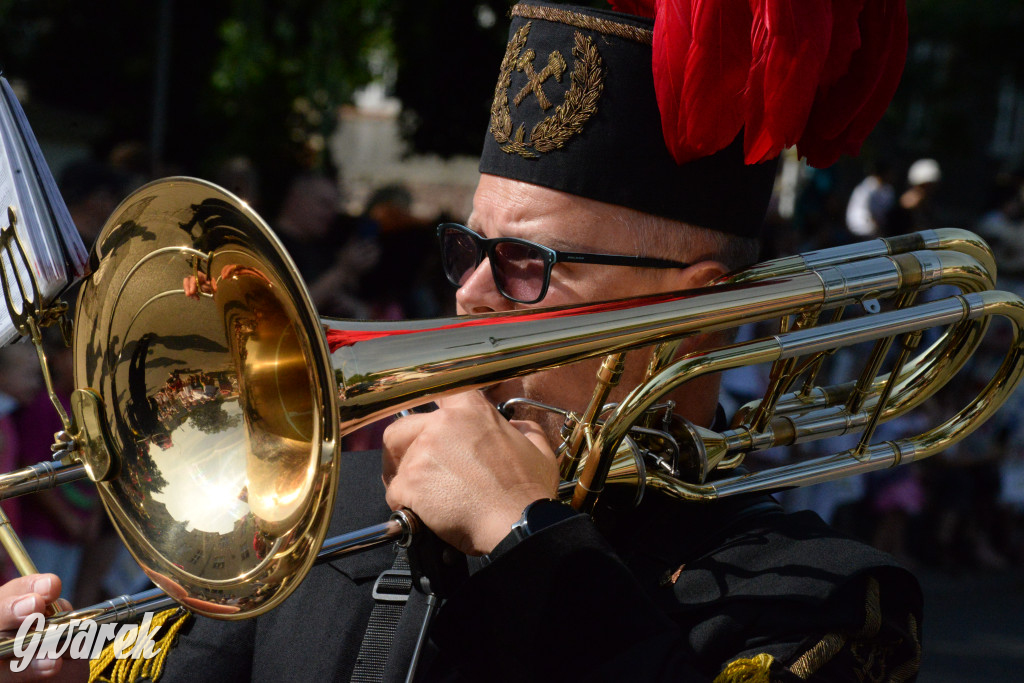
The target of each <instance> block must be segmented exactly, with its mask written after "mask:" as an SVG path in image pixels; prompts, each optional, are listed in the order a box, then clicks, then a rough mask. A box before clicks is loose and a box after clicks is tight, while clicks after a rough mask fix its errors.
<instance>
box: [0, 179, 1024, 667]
mask: <svg viewBox="0 0 1024 683" xmlns="http://www.w3.org/2000/svg"><path fill="white" fill-rule="evenodd" d="M91 267H92V275H91V276H90V278H89V279H88V280H87V281H86V282H85V284H84V286H83V288H82V290H81V293H80V295H79V299H78V305H77V309H76V324H75V330H74V354H75V384H76V386H77V387H80V388H79V389H78V390H76V391H75V393H74V395H73V397H72V408H73V411H72V412H73V415H74V419H73V426H72V428H71V429H70V430H69V433H68V434H67V435H64V437H63V438H61V439H60V440H59V443H58V446H59V449H60V450H59V452H58V456H59V462H56V463H41V464H39V465H36V466H34V467H31V468H26V469H24V470H20V471H17V472H13V473H9V474H6V475H0V499H3V498H6V497H10V496H12V495H21V494H23V493H27V492H30V491H32V490H38V489H40V488H44V487H48V486H50V485H52V484H53V483H56V482H58V481H67V480H73V479H75V478H81V477H84V476H89V477H90V478H91V479H93V480H94V481H96V482H97V485H98V487H99V491H100V495H101V498H102V500H103V503H104V505H105V507H106V509H107V511H108V513H109V515H110V517H111V519H112V521H113V523H114V526H115V528H117V530H118V533H119V534H120V535H121V537H122V539H123V540H124V542H125V544H126V545H127V547H128V548H129V550H130V551H131V552H132V554H133V556H134V557H135V559H136V560H137V561H138V562H139V564H140V566H141V567H142V568H143V570H144V571H145V572H146V573H147V575H148V576H149V577H150V578H151V579H152V580H153V581H154V583H155V584H156V585H157V586H158V587H159V588H160V589H162V590H163V591H164V592H166V593H167V595H169V596H172V597H173V599H174V600H176V601H178V602H180V603H181V604H183V605H185V606H186V607H188V608H189V609H191V610H193V611H195V612H198V613H200V614H204V615H207V616H212V617H217V618H225V619H239V618H245V617H249V616H254V615H257V614H260V613H262V612H265V611H267V610H269V609H272V608H273V607H274V606H276V605H277V604H278V603H279V602H281V600H283V599H284V598H285V597H287V595H288V594H289V593H290V592H291V590H292V589H293V588H294V587H295V586H296V585H297V584H298V583H299V581H300V580H301V579H302V578H303V577H304V576H305V573H306V572H307V571H308V570H309V568H310V567H311V565H312V564H313V562H314V561H315V560H316V558H317V556H318V555H320V556H321V557H326V556H329V557H334V556H337V555H338V554H344V553H348V552H353V551H355V550H359V549H363V548H366V547H372V546H375V545H379V544H381V543H387V542H390V541H393V540H396V539H407V538H408V537H409V536H410V535H411V534H412V533H414V531H415V527H416V526H417V524H418V522H417V520H416V518H415V516H414V515H412V514H409V513H401V514H398V515H396V516H395V517H394V518H393V519H391V520H388V521H386V522H383V523H381V524H379V525H376V526H374V527H371V528H369V529H364V530H359V531H356V532H353V533H350V534H346V535H344V536H342V537H338V538H336V539H332V540H330V541H327V542H326V543H325V542H324V539H325V536H326V533H327V525H328V521H329V520H328V517H329V514H330V511H331V509H332V507H333V500H334V495H335V490H336V488H337V483H338V481H337V478H338V466H337V457H338V450H339V449H338V445H339V443H340V439H341V436H342V435H343V434H345V433H347V432H349V431H351V430H353V429H355V428H358V427H360V426H362V425H365V424H367V423H369V422H372V421H374V420H376V419H379V418H380V417H382V416H385V415H388V414H392V413H394V412H396V411H399V410H402V409H404V408H408V407H411V406H415V405H417V404H419V403H423V402H426V401H429V400H430V399H432V398H435V397H438V396H442V395H445V394H449V393H453V392H457V391H462V390H465V389H469V388H474V387H482V386H486V385H489V384H493V383H494V382H498V381H501V380H505V379H509V378H512V377H516V376H519V375H523V374H528V373H531V372H535V371H537V370H539V369H544V368H549V367H554V366H558V365H562V364H566V363H571V362H574V361H577V360H581V359H585V358H592V357H597V356H606V355H609V354H611V356H610V359H609V361H607V362H606V364H605V366H604V367H603V369H602V377H603V379H602V381H601V382H599V386H598V389H597V390H595V395H594V398H593V400H592V401H591V405H590V407H588V409H587V410H586V411H584V413H582V414H580V415H575V414H566V433H567V435H568V436H567V438H566V443H565V444H564V445H563V448H562V450H563V451H564V455H565V457H564V459H563V461H564V462H565V463H566V464H565V466H564V469H563V480H564V483H563V485H562V487H561V488H562V493H563V495H564V497H565V498H567V499H570V498H571V499H572V504H573V505H574V506H576V507H577V508H578V509H582V510H587V511H589V510H590V509H592V508H593V506H594V504H595V502H596V500H597V498H598V496H600V495H602V494H604V493H605V492H606V491H611V490H613V489H619V490H621V489H623V488H626V489H628V490H631V491H640V492H642V491H643V490H644V489H645V488H646V489H648V490H656V491H659V492H664V493H667V494H669V495H672V496H675V497H678V498H682V499H685V500H706V499H710V498H715V497H719V496H727V495H734V494H736V493H740V492H745V491H750V490H760V491H770V490H776V489H779V488H785V487H791V486H797V485H803V484H808V483H816V482H818V481H824V480H827V479H834V478H837V477H842V476H846V475H847V474H850V473H859V472H864V471H869V470H872V469H877V468H880V467H888V466H892V465H894V464H898V463H900V462H909V461H912V460H915V459H920V458H923V457H927V456H929V455H932V454H934V453H935V452H938V451H939V450H941V449H943V448H945V447H947V446H948V445H950V444H952V443H954V442H955V441H957V440H959V439H962V438H964V437H965V436H966V435H967V434H969V433H970V432H971V431H972V430H973V429H975V428H976V427H977V426H978V425H979V424H980V423H981V422H982V421H983V420H985V419H987V418H988V417H989V416H990V415H991V414H992V412H994V411H995V410H996V409H997V408H998V406H999V405H1000V404H1001V403H1002V401H1003V400H1005V398H1006V397H1007V396H1008V395H1009V393H1010V392H1012V391H1013V389H1014V387H1015V386H1016V384H1017V382H1018V381H1019V380H1020V375H1021V371H1022V364H1021V362H1020V354H1021V346H1022V344H1024V341H1022V339H1024V337H1022V335H1021V334H1020V331H1021V326H1022V324H1024V304H1022V302H1021V300H1020V299H1018V298H1017V297H1015V296H1013V295H1010V294H1005V293H1002V292H994V291H992V288H993V286H994V279H995V265H994V260H993V258H992V254H991V252H990V251H989V249H988V247H987V246H986V245H985V244H984V242H983V241H981V240H980V239H978V238H977V237H975V236H974V235H972V234H970V233H967V232H965V231H959V230H952V229H947V230H938V231H929V232H927V233H920V234H917V235H911V236H906V237H901V238H896V239H891V240H873V241H870V242H866V243H862V244H857V245H851V246H848V247H840V248H835V249H827V250H822V251H819V252H813V253H810V254H805V255H803V256H797V257H789V258H786V259H780V260H777V261H773V262H767V263H765V264H761V265H758V266H754V267H752V268H749V269H746V270H744V271H742V272H740V273H737V274H735V275H733V276H730V277H729V278H727V279H725V280H724V281H723V282H721V283H717V284H716V285H715V286H712V287H708V288H703V289H699V290H692V291H686V292H677V293H672V294H663V295H655V296H651V297H646V298H643V299H635V300H622V301H612V302H603V303H597V304H588V305H583V306H574V307H561V308H553V309H543V310H531V311H519V312H513V313H499V314H493V315H488V316H481V317H473V318H451V319H440V320H429V321H400V322H356V321H338V320H331V319H321V318H320V317H319V315H318V314H317V312H316V311H315V309H314V308H313V306H312V303H311V302H310V299H309V295H308V293H307V291H306V289H305V287H304V285H303V284H302V281H301V279H300V278H299V276H298V274H297V271H296V269H295V267H294V265H293V264H292V262H291V260H290V258H289V257H288V255H287V254H286V253H285V251H284V249H283V248H282V247H281V245H280V243H279V242H278V240H277V239H276V237H275V236H274V235H273V233H272V232H271V231H270V230H269V229H268V228H267V226H266V225H265V224H264V223H263V221H262V220H261V219H260V218H259V217H258V216H257V215H256V214H255V213H254V212H253V211H252V210H251V209H250V208H249V207H248V206H246V205H245V204H244V202H241V201H240V200H238V199H237V198H235V197H233V196H232V195H230V194H229V193H227V192H225V191H224V190H222V189H220V188H218V187H216V186H214V185H212V184H210V183H206V182H204V181H199V180H194V179H188V178H171V179H166V180H162V181H157V182H154V183H151V184H149V185H147V186H145V187H143V188H141V189H139V190H137V191H136V192H135V193H133V194H132V195H131V196H129V197H128V198H127V199H125V200H124V202H122V203H121V205H120V206H119V207H118V209H117V210H116V211H115V213H114V214H113V216H112V217H111V218H110V220H109V221H108V222H107V225H106V226H105V227H104V229H103V231H102V233H101V235H100V237H99V238H98V240H97V243H96V245H95V247H94V250H93V254H92V260H91ZM940 284H948V285H955V286H956V287H958V288H959V290H960V291H961V294H960V295H959V296H954V297H951V298H947V299H942V300H939V301H935V302H930V303H926V304H918V305H913V302H914V298H915V296H916V295H917V293H918V292H920V291H923V290H925V289H928V288H930V287H933V286H936V285H940ZM875 300H883V301H886V302H888V303H887V305H890V306H891V307H892V310H890V311H886V312H872V313H869V314H868V315H864V316H862V317H858V318H853V319H849V320H844V319H842V314H843V311H844V309H846V308H847V307H848V306H851V305H854V304H865V303H867V305H868V306H869V307H870V302H872V301H875ZM992 316H999V317H1005V318H1007V319H1008V320H1009V321H1010V323H1011V325H1012V326H1013V329H1014V341H1013V343H1012V344H1011V348H1010V349H1009V351H1008V352H1007V355H1006V357H1005V359H1004V361H1003V364H1002V366H1001V367H1000V370H999V372H998V374H997V375H996V377H994V378H993V379H992V381H991V382H990V383H989V385H988V386H987V387H986V388H985V389H984V390H983V392H982V393H981V395H980V396H979V397H978V399H977V400H976V401H974V402H972V404H971V405H969V406H967V407H966V408H965V409H964V410H962V411H961V412H960V413H958V414H957V415H956V416H954V417H953V418H951V419H950V420H948V421H947V422H946V423H944V424H942V425H940V426H938V427H936V428H934V429H932V430H930V431H929V432H926V433H925V434H923V435H920V436H919V437H917V438H907V439H901V440H899V441H896V442H892V443H884V444H872V443H871V435H872V433H873V431H874V429H875V427H876V426H877V425H878V424H879V422H881V421H884V420H887V419H891V418H893V417H895V416H897V415H900V414H903V413H904V412H906V411H907V410H909V409H911V408H913V407H914V406H916V405H919V404H920V403H921V402H922V401H924V400H926V399H927V398H928V397H929V396H931V395H933V394H934V392H935V391H937V390H938V389H939V388H940V387H941V386H942V385H943V384H945V382H947V381H948V380H949V379H950V378H951V377H953V376H954V375H955V374H956V372H957V370H959V369H960V367H961V366H962V365H963V364H964V363H965V362H966V361H967V359H968V358H969V357H970V355H971V353H972V352H973V350H974V348H975V347H976V346H977V345H978V343H979V342H980V340H981V337H982V336H983V334H984V331H985V327H986V325H987V323H988V321H989V319H990V318H991V317H992ZM774 319H783V320H784V321H785V323H784V326H783V330H782V331H781V332H780V333H779V334H777V335H773V336H770V337H766V338H762V339H756V340H754V341H751V342H745V343H740V344H730V345H725V346H722V347H721V348H716V349H712V350H706V351H702V352H700V353H695V354H690V355H687V356H684V357H682V358H676V353H675V352H676V348H677V344H678V340H680V339H681V338H684V337H686V336H688V335H692V334H705V333H710V332H717V331H725V330H729V329H732V328H735V327H737V326H738V325H739V324H741V323H747V322H757V321H767V320H774ZM820 320H825V321H826V322H825V323H824V324H820V325H819V324H818V323H819V321H820ZM937 325H939V326H945V327H946V330H945V332H944V333H943V334H942V335H941V337H940V338H939V339H938V341H936V342H935V343H933V344H932V345H931V346H930V347H929V348H927V349H925V350H923V351H918V345H919V343H920V341H921V333H922V331H923V330H925V329H927V328H930V327H934V326H937ZM894 339H895V340H897V342H898V352H897V354H896V355H897V359H896V362H895V363H894V365H893V366H892V367H891V368H890V370H889V372H888V373H884V374H878V373H879V372H880V368H881V366H882V364H883V361H884V360H885V359H886V358H887V357H888V356H890V355H891V354H890V347H891V346H892V344H893V343H894V342H893V340H894ZM865 341H874V344H875V347H874V350H873V352H872V354H871V357H870V360H869V363H868V368H866V370H865V372H864V374H863V375H862V376H861V377H860V378H859V379H858V380H856V381H854V382H851V383H848V384H846V385H841V386H837V387H819V386H816V384H815V382H814V377H815V375H816V372H817V369H818V368H819V367H820V365H821V361H822V358H823V356H824V354H826V353H828V352H829V351H830V350H831V349H834V348H837V347H839V346H843V345H847V344H852V343H857V342H865ZM645 346H654V347H655V352H654V355H653V359H652V362H651V367H650V370H649V373H648V380H647V381H646V382H645V383H644V384H642V385H641V386H639V387H636V388H635V389H634V390H633V391H632V392H631V393H630V394H629V395H628V397H627V398H626V399H625V400H623V401H622V402H621V403H619V404H618V405H616V406H605V405H604V403H605V400H606V397H607V395H608V391H607V386H609V385H610V384H612V383H614V381H616V377H615V374H616V369H615V367H616V362H615V358H616V354H620V353H622V352H624V351H626V350H629V349H635V348H639V347H645ZM915 354H916V355H915ZM754 363H773V369H772V373H771V383H770V387H769V392H768V394H767V395H766V396H765V398H763V399H761V400H760V401H757V402H755V403H754V404H751V405H750V406H747V407H746V408H745V409H744V410H743V411H741V412H740V414H739V415H738V416H737V421H735V422H734V424H733V425H732V426H731V427H730V429H728V430H725V431H723V432H719V433H716V432H712V431H711V430H709V429H706V428H702V427H697V426H694V425H689V424H685V423H681V422H680V421H679V420H676V425H675V427H674V429H672V430H671V431H669V430H664V429H661V428H659V425H658V424H656V422H657V420H655V419H654V418H653V417H652V415H653V414H654V411H655V409H656V408H658V406H659V404H658V402H659V401H660V400H661V398H662V397H663V396H664V395H665V394H666V393H668V392H670V391H671V390H672V389H674V388H675V387H677V386H678V385H679V384H681V383H683V382H685V381H687V380H688V379H691V378H693V377H696V376H699V375H701V374H704V373H708V372H717V371H720V370H724V369H727V368H731V367H738V366H741V365H749V364H754ZM800 378H802V385H799V386H798V379H800ZM853 432H862V433H864V435H865V436H864V437H863V440H862V443H861V444H860V445H859V446H858V447H857V448H855V449H853V450H852V451H851V452H848V453H839V454H835V455H832V456H828V457H825V458H819V459H817V460H815V461H813V462H811V463H809V464H803V465H792V466H786V467H782V468H778V469H776V470H772V471H767V472H760V473H753V474H740V475H737V476H731V477H725V478H720V477H713V476H711V475H712V473H713V472H715V471H721V470H726V469H729V468H735V467H736V466H737V465H739V464H740V462H742V459H743V457H744V455H745V454H746V453H749V452H751V451H756V450H760V449H763V448H768V447H773V446H776V445H789V444H794V443H801V442H804V441H809V440H813V439H817V438H822V437H824V436H832V435H837V434H844V433H853ZM644 435H648V436H650V437H651V438H649V439H648V438H647V437H645V436H644ZM651 435H653V436H651ZM645 439H646V440H645ZM645 453H646V454H648V455H652V456H657V457H656V458H655V459H658V458H660V460H659V462H660V463H661V465H660V466H658V467H652V466H648V464H647V461H648V460H649V458H646V457H644V454H645ZM661 456H664V457H661ZM638 495H639V494H638ZM170 599H171V598H167V597H160V596H157V594H156V593H154V592H148V593H146V594H145V595H144V596H142V597H141V598H138V599H133V598H125V599H118V600H115V601H111V602H110V603H104V605H100V606H97V607H95V608H86V609H85V610H79V611H77V612H75V613H74V614H73V615H65V617H64V618H65V619H67V618H70V616H76V617H81V616H88V617H89V618H95V619H98V620H110V619H116V618H121V617H124V616H131V614H133V613H135V612H138V611H140V610H145V609H155V608H158V607H159V606H163V605H166V604H170ZM4 647H7V645H0V655H2V654H3V649H4Z"/></svg>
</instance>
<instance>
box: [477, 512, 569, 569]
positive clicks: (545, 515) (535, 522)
mask: <svg viewBox="0 0 1024 683" xmlns="http://www.w3.org/2000/svg"><path fill="white" fill-rule="evenodd" d="M575 515H576V511H575V510H574V509H572V507H570V506H568V505H565V504H563V503H560V502H558V501H557V500H553V499H549V498H541V499H540V500H535V501H533V502H532V503H530V504H529V505H527V506H526V509H525V510H523V516H522V517H520V518H519V521H518V522H516V523H515V524H513V525H512V530H511V531H510V532H509V534H508V535H507V536H506V537H505V538H503V539H502V540H501V542H500V543H499V544H498V545H497V546H495V547H494V550H492V551H491V552H489V553H488V554H486V555H484V556H483V558H482V560H483V564H485V565H487V564H490V563H491V562H493V561H494V560H495V559H497V558H498V556H499V555H501V554H502V553H505V552H507V551H508V550H511V549H512V548H513V547H514V546H516V545H517V544H518V543H519V542H520V541H522V540H523V539H524V538H526V537H527V536H530V535H532V534H535V533H537V532H538V531H540V530H541V529H546V528H547V527H549V526H553V525H554V524H557V523H558V522H561V521H562V520H563V519H569V518H570V517H573V516H575Z"/></svg>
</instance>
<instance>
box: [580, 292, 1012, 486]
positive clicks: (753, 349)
mask: <svg viewBox="0 0 1024 683" xmlns="http://www.w3.org/2000/svg"><path fill="white" fill-rule="evenodd" d="M992 316H1001V317H1004V318H1006V319H1007V320H1008V321H1009V322H1010V323H1011V325H1012V326H1013V332H1014V339H1013V342H1012V344H1011V345H1010V347H1009V349H1008V350H1007V353H1006V356H1005V357H1004V359H1003V362H1002V364H1001V365H1000V366H999V369H998V370H997V371H996V373H995V375H994V376H993V377H992V379H991V380H990V381H989V383H988V384H987V385H986V386H985V388H984V389H983V390H982V392H981V393H980V394H979V395H978V397H977V399H976V400H974V401H972V402H971V403H970V404H969V405H968V406H966V407H965V408H964V409H962V410H961V411H960V412H959V413H957V414H956V415H954V416H953V417H951V418H950V419H948V420H946V422H944V423H942V424H941V425H938V426H936V427H934V428H933V429H931V430H929V431H927V432H925V433H924V434H921V435H918V436H917V437H914V438H903V439H898V440H896V441H887V442H884V443H881V444H875V445H873V446H871V447H870V448H868V449H867V450H866V451H865V452H864V454H863V455H861V456H858V457H856V458H855V457H853V455H852V451H848V452H844V453H838V454H833V455H828V456H824V457H821V458H815V459H812V460H809V461H805V462H801V463H794V464H792V465H786V466H783V467H778V468H774V469H771V470H765V471H762V472H754V473H750V474H745V475H740V476H735V477H730V478H727V479H723V480H719V481H716V482H710V483H706V484H691V483H688V482H683V481H680V480H678V479H674V478H672V477H655V478H654V480H653V481H648V482H647V483H648V485H652V486H653V487H654V488H657V489H659V490H662V491H665V492H667V493H669V494H671V495H674V496H675V497H677V498H681V499H684V500H694V501H708V500H714V499H716V498H721V497H725V496H731V495H736V494H740V493H749V492H752V491H759V492H769V491H776V490H780V489H785V488H793V487H796V486H807V485H810V484H816V483H819V482H823V481H830V480H832V479H837V478H840V477H843V476H847V475H853V474H861V473H864V472H870V471H873V470H876V469H880V468H883V467H894V466H896V465H898V464H901V463H903V462H913V461H915V460H921V459H924V458H927V457H930V456H932V455H935V454H936V453H939V452H941V451H943V450H945V449H946V448H949V447H950V446H952V445H953V444H955V443H956V442H958V441H960V440H961V439H963V438H965V437H966V436H968V435H969V434H970V433H971V432H972V431H974V429H976V428H977V427H978V426H980V425H981V423H982V422H984V421H985V420H987V419H988V418H989V417H990V416H991V415H992V413H994V412H995V411H996V410H997V409H998V408H999V406H1000V405H1002V403H1003V402H1004V401H1005V400H1006V399H1007V398H1008V397H1009V396H1010V394H1011V393H1013V391H1014V390H1015V388H1016V386H1017V384H1018V383H1019V381H1020V379H1021V374H1022V373H1024V301H1022V300H1021V298H1020V297H1018V296H1016V295H1014V294H1009V293H1006V292H995V291H990V292H978V293H971V294H965V295H962V296H955V297H950V298H948V299H942V300H939V301H935V302H931V303H927V304H921V305H920V306H915V307H913V308H912V309H907V310H899V311H891V312H888V313H880V314H877V315H875V316H870V317H868V318H861V319H857V320H853V321H845V322H841V323H835V324H833V325H826V326H822V327H820V328H815V329H808V330H798V331H796V332H791V333H789V334H787V335H780V336H777V337H773V338H770V339H767V340H758V341H755V342H748V343H747V344H742V345H736V346H735V347H731V348H727V349H724V350H717V351H712V352H709V353H707V354H694V355H693V356H691V357H689V358H686V359H683V360H681V361H679V362H678V363H677V364H676V365H675V366H673V367H670V368H667V369H666V370H664V371H663V372H662V373H660V374H659V375H658V376H657V377H656V378H654V379H653V380H652V381H651V385H653V386H645V387H638V388H637V389H635V390H634V391H633V392H632V393H631V394H630V395H629V396H628V397H627V398H626V399H625V400H624V401H623V402H622V403H620V404H619V406H618V407H617V408H616V410H615V412H614V413H613V414H612V415H611V416H610V417H609V418H608V420H607V421H606V422H605V426H604V429H603V430H602V431H601V433H600V434H599V436H598V438H597V442H596V443H595V446H594V450H595V453H598V454H599V457H595V458H593V460H594V462H599V463H600V462H605V461H607V462H609V463H610V461H611V457H612V456H613V455H614V452H615V449H616V448H617V444H618V443H619V442H620V441H621V440H622V438H623V437H624V435H625V433H626V430H627V429H628V425H629V424H631V421H632V420H633V419H634V418H635V416H636V415H637V414H642V412H643V409H644V407H645V406H649V405H651V404H653V403H654V402H655V401H657V400H658V398H659V397H661V396H662V395H663V394H665V393H667V392H669V391H671V390H672V389H674V388H676V387H678V386H679V385H680V384H681V383H683V382H685V381H687V380H689V379H692V378H693V377H695V376H697V375H700V374H704V373H707V372H715V371H720V370H725V369H728V368H730V367H736V366H738V365H745V364H747V363H746V362H745V357H749V355H751V354H752V355H757V356H758V360H762V359H763V360H769V361H770V360H774V359H778V358H791V357H795V356H800V355H804V354H807V353H811V352H813V351H815V350H821V349H826V348H833V347H837V346H846V345H849V344H853V343H857V342H861V341H867V340H871V339H874V338H877V337H880V336H889V335H895V334H903V333H906V332H912V331H916V330H921V329H925V328H927V327H932V326H934V325H948V324H955V323H957V322H960V321H962V320H969V319H979V318H987V317H992ZM872 322H874V323H875V324H876V325H877V327H878V329H876V330H872V329H871V323H872ZM744 347H746V348H744ZM744 351H745V352H744ZM799 431H801V430H800V429H798V428H796V427H794V432H799ZM804 431H813V430H810V429H804ZM602 467H603V469H604V474H607V466H604V465H603V466H602ZM595 472H596V474H595V482H596V485H595V484H594V483H592V484H591V485H590V486H589V489H593V490H597V491H598V492H599V491H600V488H601V486H602V484H603V475H602V474H601V468H597V469H596V470H595ZM598 477H600V478H598ZM581 479H582V477H581ZM577 491H578V493H577V494H576V495H577V496H582V495H585V493H586V492H585V491H582V492H580V489H579V488H577Z"/></svg>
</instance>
